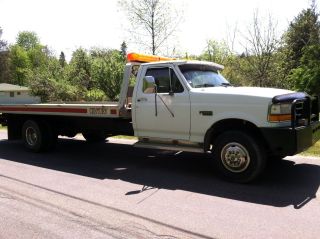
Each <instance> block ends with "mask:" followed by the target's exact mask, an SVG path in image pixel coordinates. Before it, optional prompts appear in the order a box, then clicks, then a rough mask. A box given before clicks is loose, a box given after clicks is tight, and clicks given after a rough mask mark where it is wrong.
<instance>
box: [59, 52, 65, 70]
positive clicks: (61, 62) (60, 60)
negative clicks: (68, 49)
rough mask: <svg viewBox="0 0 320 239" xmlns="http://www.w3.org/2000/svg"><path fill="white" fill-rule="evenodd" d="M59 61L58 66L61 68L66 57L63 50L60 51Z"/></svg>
mask: <svg viewBox="0 0 320 239" xmlns="http://www.w3.org/2000/svg"><path fill="white" fill-rule="evenodd" d="M59 63H60V66H61V67H62V68H63V67H65V65H66V57H65V55H64V52H63V51H62V52H61V53H60V56H59Z"/></svg>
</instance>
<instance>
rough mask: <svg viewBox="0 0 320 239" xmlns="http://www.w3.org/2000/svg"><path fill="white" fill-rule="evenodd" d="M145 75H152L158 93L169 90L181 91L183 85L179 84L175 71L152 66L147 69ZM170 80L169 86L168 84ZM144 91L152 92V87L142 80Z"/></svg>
mask: <svg viewBox="0 0 320 239" xmlns="http://www.w3.org/2000/svg"><path fill="white" fill-rule="evenodd" d="M146 76H153V77H154V79H155V83H156V85H157V89H158V93H169V92H170V91H171V90H172V91H173V92H174V93H181V92H183V86H182V85H181V83H180V81H179V79H178V77H177V75H176V74H175V72H174V71H173V70H172V69H170V68H168V67H166V68H154V69H148V70H147V72H146ZM170 82H171V86H170ZM143 92H144V93H154V88H153V87H150V85H148V84H146V83H145V82H144V84H143Z"/></svg>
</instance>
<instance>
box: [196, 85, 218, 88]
mask: <svg viewBox="0 0 320 239" xmlns="http://www.w3.org/2000/svg"><path fill="white" fill-rule="evenodd" d="M201 87H215V85H213V84H202V85H196V86H195V88H201Z"/></svg>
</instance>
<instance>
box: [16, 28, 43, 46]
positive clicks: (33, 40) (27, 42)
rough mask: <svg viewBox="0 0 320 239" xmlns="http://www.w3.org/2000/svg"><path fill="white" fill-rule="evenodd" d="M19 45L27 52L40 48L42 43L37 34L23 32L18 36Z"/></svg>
mask: <svg viewBox="0 0 320 239" xmlns="http://www.w3.org/2000/svg"><path fill="white" fill-rule="evenodd" d="M17 44H18V45H19V46H20V47H22V48H23V49H25V50H30V49H32V48H35V47H36V46H38V45H39V44H40V41H39V38H38V36H37V34H36V33H35V32H30V31H23V32H19V34H18V37H17Z"/></svg>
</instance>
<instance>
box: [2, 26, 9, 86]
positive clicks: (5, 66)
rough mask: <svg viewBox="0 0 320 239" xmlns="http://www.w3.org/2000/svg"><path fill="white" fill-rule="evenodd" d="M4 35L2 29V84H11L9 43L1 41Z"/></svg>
mask: <svg viewBox="0 0 320 239" xmlns="http://www.w3.org/2000/svg"><path fill="white" fill-rule="evenodd" d="M2 33H3V31H2V29H1V27H0V82H10V81H11V77H10V68H9V67H10V66H9V52H8V46H7V42H6V41H4V40H2V39H1V37H2Z"/></svg>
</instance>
